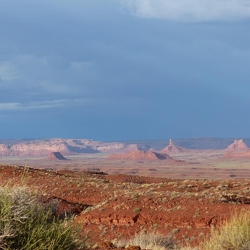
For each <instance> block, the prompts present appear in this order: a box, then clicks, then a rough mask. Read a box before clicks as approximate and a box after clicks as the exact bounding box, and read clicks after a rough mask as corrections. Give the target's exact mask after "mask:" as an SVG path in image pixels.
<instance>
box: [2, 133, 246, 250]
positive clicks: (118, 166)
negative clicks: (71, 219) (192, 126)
mask: <svg viewBox="0 0 250 250" xmlns="http://www.w3.org/2000/svg"><path fill="white" fill-rule="evenodd" d="M205 141H206V140H205V139H204V138H203V139H202V138H201V139H200V141H198V140H197V139H195V140H193V146H192V139H190V140H189V141H188V140H186V139H185V140H183V141H181V140H179V141H178V140H171V139H170V140H166V141H164V142H140V143H138V142H137V143H136V142H132V143H130V142H126V143H124V142H97V141H92V140H87V139H81V140H80V139H79V140H76V139H47V140H24V141H20V140H17V141H1V145H0V155H1V158H0V159H1V161H0V162H1V167H0V169H1V170H0V179H1V183H2V186H6V185H11V186H15V185H25V186H28V187H30V188H31V189H32V190H34V191H36V192H39V193H41V194H42V195H43V197H44V199H45V200H51V199H56V200H57V201H58V202H59V207H58V213H60V214H65V213H68V214H71V215H72V214H73V215H75V221H76V222H77V223H79V224H80V225H81V226H82V234H83V235H85V236H86V235H87V236H88V237H89V239H90V241H91V242H92V243H93V244H92V247H93V248H96V249H114V248H120V249H122V247H121V242H122V241H124V240H125V239H129V238H131V237H132V236H133V235H135V234H139V233H141V232H147V233H148V232H154V233H157V234H160V235H164V236H167V237H171V239H173V241H174V242H175V243H176V244H177V245H181V246H188V247H190V248H191V247H192V249H195V247H196V248H197V249H201V248H198V247H199V246H200V244H201V243H202V242H203V241H204V240H206V239H208V238H209V235H210V233H211V229H212V228H217V227H219V226H220V225H221V224H223V222H224V221H226V220H228V219H229V218H230V217H231V215H232V213H233V211H247V210H248V209H249V204H250V181H249V179H250V172H249V159H250V149H249V147H248V145H247V144H246V141H248V140H247V139H244V140H243V139H227V140H226V139H225V140H219V142H218V139H214V140H213V139H212V138H208V139H207V142H205ZM228 142H229V143H228ZM188 143H189V145H190V146H189V147H184V146H183V145H185V144H186V145H188ZM226 143H228V145H227V146H225V144H226ZM164 144H165V145H164ZM179 144H180V145H181V146H180V145H179ZM194 145H195V146H194ZM197 145H198V146H197ZM206 145H207V148H206ZM209 146H210V148H209ZM223 147H224V148H223ZM119 244H120V245H119ZM131 249H133V248H131ZM169 249H171V248H169Z"/></svg>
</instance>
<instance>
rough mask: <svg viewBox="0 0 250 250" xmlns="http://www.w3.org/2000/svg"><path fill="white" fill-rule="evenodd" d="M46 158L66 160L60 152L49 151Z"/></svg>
mask: <svg viewBox="0 0 250 250" xmlns="http://www.w3.org/2000/svg"><path fill="white" fill-rule="evenodd" d="M48 160H51V161H54V160H60V161H67V160H68V159H67V158H65V157H64V156H63V155H62V154H61V153H60V152H51V153H50V154H49V156H48Z"/></svg>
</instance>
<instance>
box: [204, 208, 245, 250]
mask: <svg viewBox="0 0 250 250" xmlns="http://www.w3.org/2000/svg"><path fill="white" fill-rule="evenodd" d="M248 249H250V216H249V213H243V212H241V213H238V214H237V213H236V212H235V213H234V214H233V216H232V218H231V220H230V221H228V222H226V223H225V224H224V225H223V226H222V227H221V228H220V229H212V232H211V238H210V240H209V241H207V242H205V243H204V250H248Z"/></svg>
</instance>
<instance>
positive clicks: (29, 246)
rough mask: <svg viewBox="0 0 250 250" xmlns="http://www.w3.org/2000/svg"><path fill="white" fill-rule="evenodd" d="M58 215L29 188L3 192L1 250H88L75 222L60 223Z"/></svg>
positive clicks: (71, 220) (1, 194) (1, 193)
mask: <svg viewBox="0 0 250 250" xmlns="http://www.w3.org/2000/svg"><path fill="white" fill-rule="evenodd" d="M55 211H56V209H55V207H54V205H52V204H46V205H45V204H44V203H43V202H42V200H41V199H39V197H38V196H37V195H34V194H33V193H32V192H31V191H30V190H29V189H27V188H24V187H12V188H8V187H4V188H0V249H4V250H10V249H19V250H34V249H36V250H44V249H47V250H56V249H58V250H59V249H65V250H75V249H87V247H86V245H85V243H86V242H85V241H84V240H80V231H79V230H78V229H77V228H76V226H74V224H73V219H72V218H71V219H68V220H60V219H59V218H58V217H57V216H56V214H55Z"/></svg>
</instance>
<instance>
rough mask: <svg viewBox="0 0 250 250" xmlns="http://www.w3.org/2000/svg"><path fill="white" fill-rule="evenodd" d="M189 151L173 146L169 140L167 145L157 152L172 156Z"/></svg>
mask: <svg viewBox="0 0 250 250" xmlns="http://www.w3.org/2000/svg"><path fill="white" fill-rule="evenodd" d="M188 151H189V150H188V149H186V148H182V147H179V146H177V145H175V144H174V142H173V141H172V140H171V139H170V140H169V145H168V146H167V147H165V148H163V149H162V150H160V151H159V152H160V153H167V154H168V153H173V154H176V153H183V152H188Z"/></svg>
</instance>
